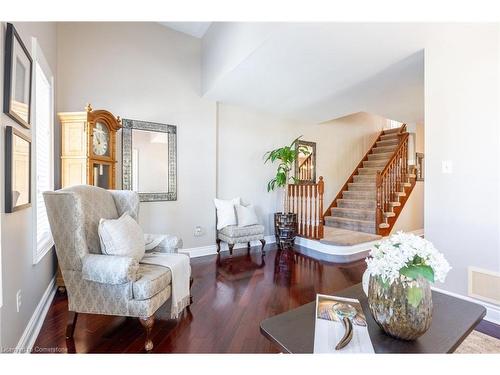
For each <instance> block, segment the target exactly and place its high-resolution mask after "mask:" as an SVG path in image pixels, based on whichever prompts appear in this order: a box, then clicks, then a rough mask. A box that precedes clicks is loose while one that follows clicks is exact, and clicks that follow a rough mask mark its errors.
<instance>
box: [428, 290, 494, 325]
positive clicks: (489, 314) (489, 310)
mask: <svg viewBox="0 0 500 375" xmlns="http://www.w3.org/2000/svg"><path fill="white" fill-rule="evenodd" d="M432 290H435V291H436V292H440V293H443V294H447V295H449V296H452V297H456V298H460V299H463V300H465V301H469V302H474V303H477V304H478V305H482V306H484V308H485V309H486V316H485V317H484V319H485V320H487V321H489V322H492V323H495V324H498V325H500V306H496V305H493V304H491V303H488V302H484V301H480V300H478V299H475V298H472V297H468V296H464V295H462V294H458V293H453V292H449V291H447V290H444V289H440V288H435V287H432Z"/></svg>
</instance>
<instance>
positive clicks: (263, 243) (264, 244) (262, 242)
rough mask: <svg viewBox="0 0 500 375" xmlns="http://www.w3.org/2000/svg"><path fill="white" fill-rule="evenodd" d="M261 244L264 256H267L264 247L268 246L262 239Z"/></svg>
mask: <svg viewBox="0 0 500 375" xmlns="http://www.w3.org/2000/svg"><path fill="white" fill-rule="evenodd" d="M260 243H261V244H262V255H266V251H265V250H264V246H266V240H265V239H261V240H260Z"/></svg>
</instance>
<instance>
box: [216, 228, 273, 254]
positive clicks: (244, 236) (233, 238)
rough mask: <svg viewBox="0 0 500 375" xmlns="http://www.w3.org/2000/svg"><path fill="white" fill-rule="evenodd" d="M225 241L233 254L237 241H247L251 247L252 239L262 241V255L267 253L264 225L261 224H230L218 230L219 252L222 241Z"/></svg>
mask: <svg viewBox="0 0 500 375" xmlns="http://www.w3.org/2000/svg"><path fill="white" fill-rule="evenodd" d="M221 241H224V242H226V243H227V246H228V247H229V254H230V255H233V248H234V245H236V244H237V243H246V244H247V247H248V248H250V241H260V242H261V244H262V255H266V252H265V250H264V246H266V240H265V239H264V226H263V225H260V224H255V225H249V226H246V227H238V226H237V225H229V226H227V227H224V228H222V229H221V230H219V231H217V253H219V252H220V243H221Z"/></svg>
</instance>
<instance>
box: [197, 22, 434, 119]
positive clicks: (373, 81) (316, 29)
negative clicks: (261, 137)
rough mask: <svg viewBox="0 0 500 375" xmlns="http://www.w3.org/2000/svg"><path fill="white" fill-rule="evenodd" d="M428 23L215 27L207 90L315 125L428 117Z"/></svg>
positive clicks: (209, 43) (208, 49)
mask: <svg viewBox="0 0 500 375" xmlns="http://www.w3.org/2000/svg"><path fill="white" fill-rule="evenodd" d="M429 32H430V31H429V27H428V26H426V25H425V24H394V23H392V24H383V23H376V24H375V23H371V24H369V23H216V22H214V23H213V24H212V26H211V27H210V29H209V30H208V32H207V33H206V34H205V36H204V37H203V39H202V46H203V59H202V81H203V82H202V87H203V89H202V91H203V92H202V93H203V95H204V96H206V97H208V98H212V99H214V100H217V101H220V102H224V103H229V104H235V105H242V106H246V107H250V108H254V109H258V110H262V111H266V112H269V113H275V114H279V115H284V116H286V117H289V118H295V119H300V120H305V121H310V122H314V123H318V122H324V121H328V120H332V119H335V118H338V117H342V116H345V115H347V114H350V113H354V112H360V111H365V112H370V113H375V114H379V115H382V116H384V117H387V118H391V119H393V120H398V121H402V122H407V123H414V122H420V121H423V118H424V52H423V50H424V48H425V41H426V39H427V36H428V34H429Z"/></svg>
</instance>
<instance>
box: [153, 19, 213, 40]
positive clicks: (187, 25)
mask: <svg viewBox="0 0 500 375" xmlns="http://www.w3.org/2000/svg"><path fill="white" fill-rule="evenodd" d="M160 24H162V25H163V26H166V27H168V28H170V29H173V30H176V31H180V32H181V33H184V34H188V35H191V36H194V37H195V38H203V36H204V35H205V33H206V32H207V30H208V28H209V27H210V25H211V24H212V22H160Z"/></svg>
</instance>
